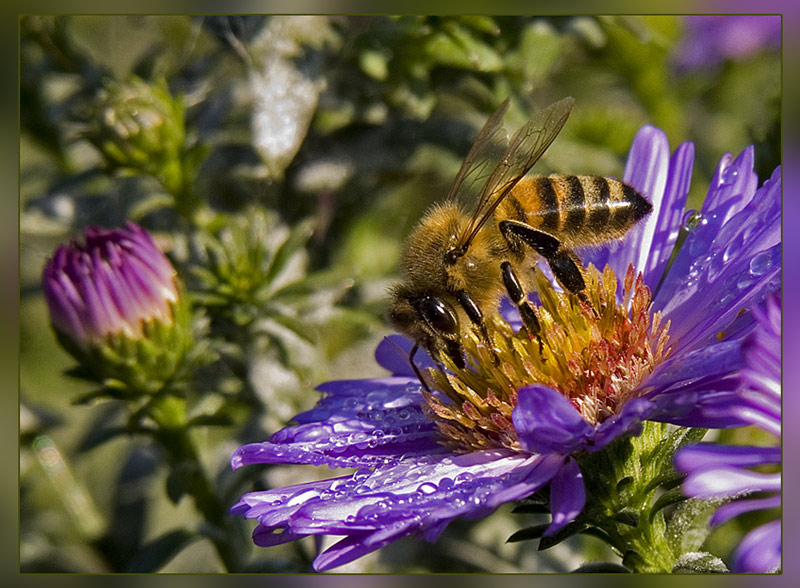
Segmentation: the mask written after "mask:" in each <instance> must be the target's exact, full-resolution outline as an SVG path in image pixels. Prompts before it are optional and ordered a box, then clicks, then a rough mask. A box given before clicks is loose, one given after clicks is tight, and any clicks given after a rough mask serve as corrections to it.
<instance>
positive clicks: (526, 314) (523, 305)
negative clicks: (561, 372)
mask: <svg viewBox="0 0 800 588" xmlns="http://www.w3.org/2000/svg"><path fill="white" fill-rule="evenodd" d="M500 269H501V270H502V272H503V284H504V285H505V287H506V292H508V297H509V298H510V299H511V302H513V303H514V304H515V305H516V307H517V310H518V312H519V316H520V318H521V319H522V324H523V325H525V329H527V331H528V334H529V335H530V336H531V337H536V339H537V340H538V341H539V353H541V352H542V351H543V349H544V346H543V344H542V338H541V337H540V336H539V331H540V330H541V327H540V326H539V319H537V318H536V313H534V312H533V307H532V306H531V304H530V302H529V301H528V295H527V294H526V293H525V290H524V289H523V288H522V285H520V283H519V278H518V277H517V274H516V272H515V271H514V268H513V267H511V264H510V263H509V262H507V261H504V262H503V263H502V264H500Z"/></svg>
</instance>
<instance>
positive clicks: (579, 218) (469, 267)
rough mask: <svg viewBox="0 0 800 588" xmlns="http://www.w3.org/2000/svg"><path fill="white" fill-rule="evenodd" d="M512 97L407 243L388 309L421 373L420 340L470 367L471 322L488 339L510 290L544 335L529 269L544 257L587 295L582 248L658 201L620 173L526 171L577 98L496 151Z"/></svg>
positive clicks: (629, 223) (627, 225)
mask: <svg viewBox="0 0 800 588" xmlns="http://www.w3.org/2000/svg"><path fill="white" fill-rule="evenodd" d="M508 105H509V100H508V99H506V100H505V101H504V102H503V103H502V104H501V105H500V107H499V108H498V109H497V110H496V111H495V112H494V113H493V114H492V115H491V116H490V117H489V119H488V120H487V122H486V124H485V125H484V126H483V128H482V129H481V131H480V133H479V134H478V137H477V139H476V140H475V143H474V144H473V146H472V148H471V149H470V151H469V153H468V154H467V156H466V158H465V160H464V163H463V164H462V165H461V168H460V169H459V171H458V174H457V175H456V178H455V180H454V182H453V186H452V188H451V189H450V192H449V194H448V196H447V198H446V199H445V200H444V201H443V202H441V203H439V204H437V205H435V206H433V207H432V208H431V209H430V210H429V211H428V212H427V213H426V214H425V216H424V217H423V218H422V220H421V221H420V222H419V224H418V225H417V227H416V228H415V229H414V230H413V231H412V232H411V234H410V235H409V237H408V239H407V241H406V244H405V250H404V253H403V257H402V259H401V263H400V273H401V278H402V281H401V282H400V283H399V284H397V285H396V286H394V288H393V289H392V292H391V294H392V301H391V303H390V305H389V309H388V316H389V320H390V322H391V323H392V325H393V326H394V328H395V329H397V330H398V331H399V332H401V333H402V334H404V335H406V336H408V337H409V338H410V339H411V340H412V341H413V342H414V346H413V347H412V350H411V353H410V358H409V359H410V362H411V365H412V367H413V368H414V370H415V372H416V373H417V375H418V376H420V374H419V371H418V369H417V367H416V365H415V364H414V359H413V358H414V354H415V353H416V351H417V350H418V348H420V347H421V348H423V349H425V350H426V351H427V352H428V353H429V354H430V355H431V357H432V358H433V359H434V361H437V362H439V361H440V357H441V355H442V354H446V355H447V356H448V357H449V358H451V359H452V361H453V362H454V364H455V365H457V366H459V367H463V365H464V358H463V351H462V347H461V343H460V338H461V335H462V333H463V332H464V329H467V328H474V329H478V331H479V333H480V334H481V335H482V336H483V337H484V338H485V339H487V338H488V335H487V330H486V325H485V322H484V318H483V317H484V316H486V315H487V313H492V312H496V310H497V306H498V303H499V300H500V298H501V296H503V295H504V294H505V295H508V297H509V298H510V299H511V301H512V302H513V303H514V304H515V305H516V306H517V308H518V310H519V314H520V317H521V318H522V321H523V325H524V328H526V329H527V330H528V331H529V333H530V334H531V335H532V336H536V335H537V333H538V332H539V323H538V320H537V318H536V315H535V313H534V311H533V308H532V307H531V305H530V303H529V302H528V300H527V294H526V293H527V292H528V291H529V289H527V288H526V284H527V280H526V279H525V278H526V272H530V271H531V268H533V267H534V266H535V265H536V263H538V261H539V260H540V259H544V260H545V261H546V262H547V263H548V265H549V266H550V269H551V270H552V272H553V275H554V276H555V278H556V279H557V280H558V282H559V284H560V285H561V286H562V287H563V288H564V290H565V291H568V292H571V293H573V294H575V295H577V296H579V297H584V294H583V290H584V288H585V282H584V278H583V270H582V265H581V262H580V259H579V258H578V256H577V255H576V254H575V253H574V252H573V248H575V247H580V246H584V245H593V244H601V243H604V242H607V241H611V240H613V239H618V238H620V237H622V236H623V235H625V233H627V232H628V230H630V229H631V228H632V227H633V226H634V225H635V224H636V223H637V222H638V221H639V220H641V219H642V218H643V217H644V216H645V215H647V214H648V213H649V212H650V211H651V210H652V205H651V204H650V203H649V202H648V201H647V200H646V199H645V198H644V197H643V196H642V195H641V194H639V192H637V191H636V190H635V189H634V188H632V187H630V186H628V185H626V184H624V183H622V182H620V181H619V180H616V179H613V178H607V177H602V176H591V175H560V174H559V175H550V176H528V175H527V174H528V172H529V171H530V169H531V168H532V167H533V165H534V164H535V163H536V162H537V161H538V159H539V158H540V157H541V156H542V154H543V153H544V152H545V150H546V149H547V148H548V147H549V146H550V144H551V143H552V142H553V141H554V140H555V138H556V136H558V134H559V132H560V131H561V129H562V128H563V126H564V124H565V123H566V121H567V118H568V117H569V114H570V112H571V111H572V108H573V106H574V100H573V99H572V98H564V99H563V100H560V101H559V102H556V103H555V104H552V105H550V106H549V107H547V108H545V109H544V110H542V111H541V112H539V113H538V115H537V116H535V117H534V118H533V119H531V120H530V121H529V122H528V123H527V124H525V125H524V126H523V127H522V128H520V129H519V130H518V131H517V132H516V133H514V135H513V136H512V137H511V139H510V140H508V143H507V145H506V146H505V149H504V150H503V152H502V155H501V156H500V157H499V158H494V159H493V158H492V156H491V155H490V154H491V152H492V148H493V146H495V145H496V143H497V137H498V133H499V131H500V129H501V127H502V121H503V117H504V115H505V113H506V110H507V109H508ZM493 162H496V163H495V164H494V167H493V168H492V167H491V164H492V163H493ZM489 169H491V170H492V171H491V173H487V170H489ZM484 178H485V180H484ZM470 201H471V202H470ZM420 380H421V381H422V383H423V385H424V384H425V382H424V379H423V378H422V377H421V376H420Z"/></svg>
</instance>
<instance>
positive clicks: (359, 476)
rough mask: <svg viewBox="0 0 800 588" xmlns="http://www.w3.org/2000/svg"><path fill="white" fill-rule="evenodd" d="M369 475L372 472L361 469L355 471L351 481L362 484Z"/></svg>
mask: <svg viewBox="0 0 800 588" xmlns="http://www.w3.org/2000/svg"><path fill="white" fill-rule="evenodd" d="M371 474H372V470H369V469H367V468H361V469H360V470H357V471H356V472H355V473H353V480H354V481H356V482H363V481H364V480H366V479H367V478H369V477H370V475H371Z"/></svg>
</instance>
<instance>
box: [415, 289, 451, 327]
mask: <svg viewBox="0 0 800 588" xmlns="http://www.w3.org/2000/svg"><path fill="white" fill-rule="evenodd" d="M417 310H418V311H419V313H420V314H421V315H422V317H423V318H424V319H425V321H426V322H427V323H428V324H429V325H430V326H431V327H432V328H433V329H434V330H436V331H438V332H440V333H458V317H457V316H456V313H455V312H454V311H453V309H452V307H451V306H450V305H449V304H447V303H446V302H444V301H443V300H441V299H439V298H434V297H433V296H426V297H425V298H422V299H420V300H419V302H418V303H417Z"/></svg>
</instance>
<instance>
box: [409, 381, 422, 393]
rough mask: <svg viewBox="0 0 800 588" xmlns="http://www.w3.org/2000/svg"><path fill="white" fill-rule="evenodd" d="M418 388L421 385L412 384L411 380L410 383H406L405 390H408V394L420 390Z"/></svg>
mask: <svg viewBox="0 0 800 588" xmlns="http://www.w3.org/2000/svg"><path fill="white" fill-rule="evenodd" d="M420 389H421V386H420V385H419V384H414V383H413V382H412V383H410V384H406V392H408V393H409V394H416V393H417V392H419V391H420Z"/></svg>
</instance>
